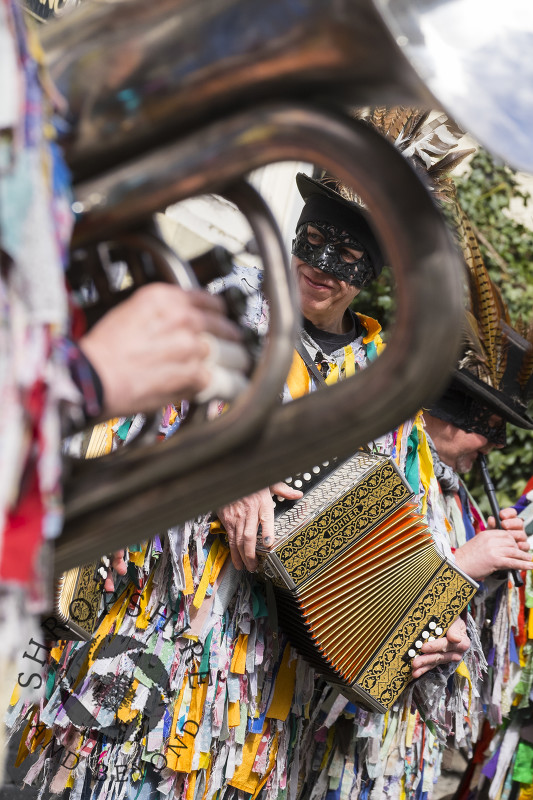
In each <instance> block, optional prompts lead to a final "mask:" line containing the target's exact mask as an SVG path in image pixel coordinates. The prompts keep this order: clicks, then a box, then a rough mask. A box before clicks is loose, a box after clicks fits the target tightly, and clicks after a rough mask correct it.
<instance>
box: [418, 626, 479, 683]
mask: <svg viewBox="0 0 533 800" xmlns="http://www.w3.org/2000/svg"><path fill="white" fill-rule="evenodd" d="M469 647H470V639H469V638H468V636H467V634H466V625H465V623H464V622H463V620H462V619H461V618H460V617H458V618H457V619H456V620H455V622H452V624H451V625H450V627H449V628H448V633H447V634H446V636H443V637H442V638H440V639H434V640H433V641H432V642H429V641H425V642H424V644H423V645H422V648H421V655H418V656H415V658H413V661H412V665H411V666H412V669H413V672H412V677H413V678H420V676H421V675H423V674H424V673H425V672H428V670H430V669H433V668H434V667H436V666H440V665H441V664H448V663H450V662H455V663H459V661H461V660H462V658H463V656H464V654H465V653H466V651H467V650H468V648H469Z"/></svg>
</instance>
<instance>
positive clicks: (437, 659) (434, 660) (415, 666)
mask: <svg viewBox="0 0 533 800" xmlns="http://www.w3.org/2000/svg"><path fill="white" fill-rule="evenodd" d="M461 660H462V655H460V654H459V653H455V652H453V653H433V654H431V655H429V656H428V655H422V656H416V658H413V661H412V676H413V678H419V677H420V676H421V675H424V673H426V672H429V670H430V669H435V667H438V666H441V665H442V664H449V663H455V664H458V663H459V662H460V661H461Z"/></svg>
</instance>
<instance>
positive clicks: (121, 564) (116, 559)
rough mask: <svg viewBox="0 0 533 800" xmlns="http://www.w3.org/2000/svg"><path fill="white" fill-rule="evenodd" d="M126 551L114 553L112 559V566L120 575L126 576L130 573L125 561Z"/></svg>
mask: <svg viewBox="0 0 533 800" xmlns="http://www.w3.org/2000/svg"><path fill="white" fill-rule="evenodd" d="M124 555H125V552H124V550H117V552H116V553H113V556H112V558H111V566H112V567H113V569H114V570H115V571H116V572H117V574H118V575H125V574H126V572H127V571H128V565H127V564H126V562H125V561H124Z"/></svg>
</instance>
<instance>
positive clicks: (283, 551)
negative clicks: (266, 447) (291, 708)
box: [257, 452, 477, 712]
mask: <svg viewBox="0 0 533 800" xmlns="http://www.w3.org/2000/svg"><path fill="white" fill-rule="evenodd" d="M288 480H289V481H290V482H292V484H293V486H295V487H296V488H301V489H302V490H303V491H304V492H305V495H304V497H302V498H301V499H300V500H297V501H287V500H283V499H282V498H279V497H278V498H277V500H276V508H275V544H274V546H273V548H272V549H271V550H267V549H266V548H265V547H264V546H263V544H262V540H261V538H260V539H259V541H258V548H257V553H258V558H259V561H260V567H259V569H260V572H262V574H263V575H264V576H266V577H267V578H269V579H270V580H271V581H272V583H273V585H274V590H275V595H276V603H277V607H278V615H279V619H280V623H281V625H282V627H283V629H284V630H285V631H286V633H287V634H288V636H289V639H290V641H291V643H292V644H293V645H294V646H295V647H296V648H297V649H298V650H299V651H300V653H301V654H302V655H303V656H304V657H305V658H306V659H307V660H308V661H309V662H310V663H311V664H312V665H313V666H314V667H315V668H316V669H317V670H318V671H319V672H320V673H322V674H323V675H324V676H325V677H326V678H327V679H328V680H329V681H330V682H332V683H334V684H338V685H339V687H341V688H342V693H343V694H344V695H346V696H347V697H349V698H350V699H351V700H353V701H354V702H357V703H359V704H360V705H363V706H365V707H367V708H368V709H370V710H372V711H379V712H385V711H386V710H387V709H388V708H390V707H391V706H392V705H393V703H394V702H395V700H396V699H397V698H398V696H399V695H400V694H401V692H402V691H403V689H404V688H405V686H406V685H407V683H408V681H409V678H410V675H411V660H412V658H413V657H414V656H415V655H416V654H417V652H418V651H419V650H420V648H421V647H422V644H423V643H424V641H425V640H430V639H432V638H436V637H438V636H444V635H445V634H446V632H447V630H448V628H449V626H450V625H451V623H452V622H453V621H454V620H455V619H456V618H457V616H458V615H459V614H460V613H461V611H462V610H463V609H464V608H465V607H466V605H467V604H468V602H469V600H470V599H471V598H472V597H473V595H474V594H475V592H476V589H477V584H476V583H475V582H474V581H472V580H471V579H470V578H469V577H468V576H467V575H465V574H464V573H463V572H461V570H459V569H458V568H457V567H456V566H455V565H454V564H452V563H451V562H450V561H448V560H447V559H446V558H445V557H444V556H443V555H441V554H440V553H439V551H438V550H437V548H436V546H435V544H434V542H433V539H432V537H431V533H430V531H429V530H428V528H427V526H426V524H425V522H424V520H423V518H422V517H421V516H420V515H419V514H418V513H417V505H416V503H415V502H414V499H413V493H412V491H411V489H410V487H409V485H408V483H407V482H406V480H405V478H404V477H403V476H402V474H401V473H400V471H399V470H398V468H397V467H396V465H395V464H394V462H393V461H392V460H391V459H390V458H388V457H385V456H381V455H374V454H371V453H367V452H357V453H356V454H355V455H354V456H353V457H352V458H350V459H348V460H347V461H345V462H344V463H342V464H340V465H330V464H328V462H326V463H325V464H323V465H321V466H320V467H319V466H315V467H313V468H312V470H310V471H309V472H307V473H303V474H302V475H300V476H297V477H295V478H293V479H288Z"/></svg>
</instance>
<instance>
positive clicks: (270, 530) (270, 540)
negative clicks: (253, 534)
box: [260, 496, 274, 547]
mask: <svg viewBox="0 0 533 800" xmlns="http://www.w3.org/2000/svg"><path fill="white" fill-rule="evenodd" d="M269 503H270V505H269V504H268V503H267V502H265V503H264V504H263V506H262V509H261V515H260V521H261V529H262V532H261V535H262V537H263V544H264V545H265V547H272V545H273V544H274V503H272V501H271V500H270V496H269Z"/></svg>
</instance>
